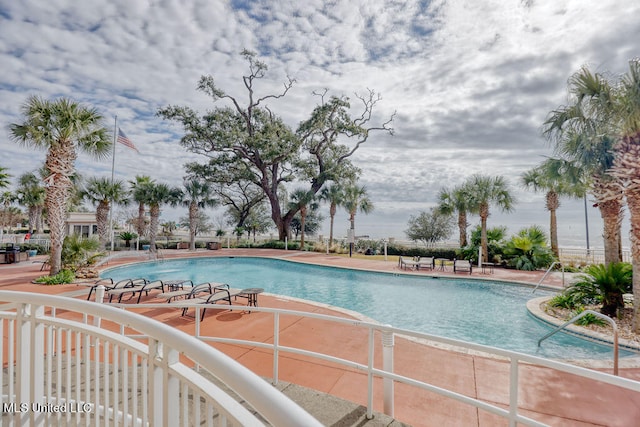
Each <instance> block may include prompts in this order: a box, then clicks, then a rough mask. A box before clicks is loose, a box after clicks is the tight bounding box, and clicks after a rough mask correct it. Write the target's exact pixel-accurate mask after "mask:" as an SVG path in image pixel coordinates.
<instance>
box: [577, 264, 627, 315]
mask: <svg viewBox="0 0 640 427" xmlns="http://www.w3.org/2000/svg"><path fill="white" fill-rule="evenodd" d="M585 273H586V274H583V275H581V276H580V278H579V280H578V281H577V282H576V283H574V284H573V285H571V286H570V287H569V288H567V290H566V291H565V292H566V293H569V294H574V295H575V296H576V297H577V298H581V299H582V300H584V301H587V302H588V301H593V302H597V303H602V308H601V309H600V311H601V312H602V314H606V315H607V316H612V317H613V316H616V314H617V311H618V309H620V308H623V307H624V300H623V299H622V295H623V294H625V293H629V292H631V284H632V275H633V270H632V267H631V264H629V263H625V262H613V263H610V264H607V265H604V264H594V265H590V266H588V267H587V268H586V269H585Z"/></svg>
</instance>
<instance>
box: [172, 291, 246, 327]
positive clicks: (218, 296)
mask: <svg viewBox="0 0 640 427" xmlns="http://www.w3.org/2000/svg"><path fill="white" fill-rule="evenodd" d="M215 285H216V286H213V288H212V293H211V294H210V295H206V294H203V293H200V295H202V296H194V297H193V298H188V299H186V300H185V301H186V302H190V303H191V302H196V303H200V304H215V303H217V302H218V301H226V302H228V303H229V305H233V303H232V302H231V297H235V296H237V295H239V294H240V293H242V289H235V288H229V285H228V284H226V283H223V284H219V283H217V284H215ZM187 310H189V307H185V308H184V309H183V310H182V315H183V316H184V315H185V314H186V313H187ZM206 311H207V309H206V307H205V308H203V309H202V314H201V316H200V320H204V313H205V312H206Z"/></svg>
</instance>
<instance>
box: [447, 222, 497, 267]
mask: <svg viewBox="0 0 640 427" xmlns="http://www.w3.org/2000/svg"><path fill="white" fill-rule="evenodd" d="M506 234H507V227H492V228H488V229H487V252H488V254H487V259H488V260H489V261H490V262H495V263H498V264H500V263H501V261H502V255H503V248H504V245H505V243H504V239H505V235H506ZM481 239H482V227H481V226H479V225H478V226H477V227H476V228H475V229H474V230H472V231H471V238H470V239H469V244H468V245H467V246H465V247H464V248H461V249H459V250H458V253H457V258H458V259H469V260H476V259H478V250H479V248H480V246H481Z"/></svg>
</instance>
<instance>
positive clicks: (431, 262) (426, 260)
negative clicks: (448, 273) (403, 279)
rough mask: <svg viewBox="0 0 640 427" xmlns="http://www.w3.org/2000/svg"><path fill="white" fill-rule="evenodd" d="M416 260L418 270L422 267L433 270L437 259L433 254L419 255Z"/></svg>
mask: <svg viewBox="0 0 640 427" xmlns="http://www.w3.org/2000/svg"><path fill="white" fill-rule="evenodd" d="M416 262H417V264H416V270H420V269H421V268H428V269H429V270H433V269H434V268H435V266H436V260H435V258H434V257H432V256H425V257H418V260H417V261H416Z"/></svg>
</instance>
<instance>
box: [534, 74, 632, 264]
mask: <svg viewBox="0 0 640 427" xmlns="http://www.w3.org/2000/svg"><path fill="white" fill-rule="evenodd" d="M568 89H569V104H568V105H566V106H562V107H559V108H558V109H556V110H554V111H552V112H551V114H550V115H549V117H548V118H547V120H546V121H545V123H544V126H543V132H544V134H545V135H546V136H547V138H548V139H549V140H551V141H552V142H553V143H554V144H555V152H556V154H557V155H559V156H560V157H561V158H563V159H566V160H568V161H570V162H571V163H572V164H574V165H575V166H576V167H579V168H580V169H582V171H583V174H584V175H585V176H586V177H587V178H588V183H589V184H590V185H589V190H588V191H589V192H590V193H591V194H592V195H593V196H594V198H595V200H596V206H597V207H598V209H599V211H600V216H601V217H602V220H603V225H604V230H603V238H604V257H605V263H607V264H608V263H612V262H620V261H622V252H621V237H620V226H621V224H622V212H623V210H622V208H623V205H624V195H623V189H622V185H621V183H620V180H618V179H617V178H615V177H614V176H613V175H612V174H611V173H610V172H611V168H612V167H613V161H614V158H615V155H614V146H615V144H616V141H617V137H616V132H617V131H616V129H615V127H613V126H612V123H613V122H614V121H615V120H614V118H613V116H612V114H613V113H612V111H613V110H612V105H613V104H612V102H613V94H612V88H611V85H610V83H609V82H608V81H607V79H605V78H604V77H602V76H601V75H599V74H593V73H591V72H590V71H589V70H588V69H586V68H582V69H581V70H580V71H578V72H577V73H575V74H574V75H573V76H572V77H571V78H570V79H569V85H568Z"/></svg>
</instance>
